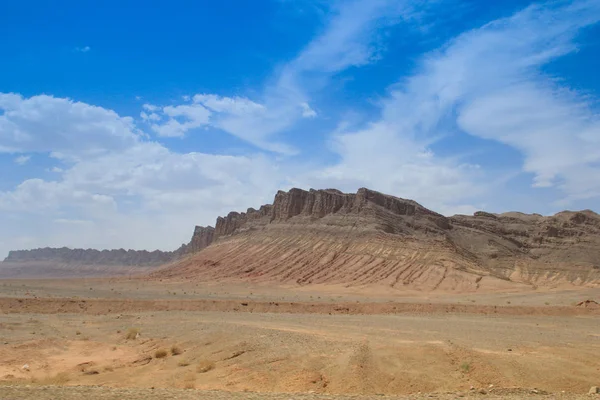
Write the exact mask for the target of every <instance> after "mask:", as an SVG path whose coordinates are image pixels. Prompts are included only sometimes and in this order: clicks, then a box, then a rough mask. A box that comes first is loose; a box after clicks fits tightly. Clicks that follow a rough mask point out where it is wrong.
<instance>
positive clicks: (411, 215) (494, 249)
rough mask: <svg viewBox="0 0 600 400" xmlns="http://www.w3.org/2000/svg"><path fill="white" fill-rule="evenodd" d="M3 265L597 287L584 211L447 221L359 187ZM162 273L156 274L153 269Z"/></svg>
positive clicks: (591, 224) (598, 270)
mask: <svg viewBox="0 0 600 400" xmlns="http://www.w3.org/2000/svg"><path fill="white" fill-rule="evenodd" d="M5 262H9V263H10V264H11V265H19V263H21V264H23V265H24V263H31V262H47V263H51V264H53V265H56V264H60V265H62V266H63V267H64V268H68V265H71V266H81V265H120V266H140V267H142V266H143V267H152V268H153V269H155V272H153V273H152V274H151V275H150V276H151V278H154V279H169V278H173V279H195V280H207V281H208V280H210V281H215V280H239V281H255V282H278V283H285V284H301V285H305V284H335V285H344V286H349V285H350V286H352V285H381V286H384V287H387V288H395V289H398V288H409V289H419V290H457V291H469V290H478V289H480V288H490V289H509V288H515V287H517V286H519V285H529V286H531V285H535V286H537V285H554V286H556V285H562V284H569V285H573V284H575V285H594V284H599V283H600V216H599V215H598V214H596V213H594V212H592V211H589V210H585V211H580V212H571V211H564V212H561V213H558V214H556V215H554V216H541V215H539V214H531V215H528V214H522V213H514V212H513V213H505V214H491V213H487V212H483V211H479V212H476V213H475V214H474V215H455V216H452V217H445V216H443V215H441V214H438V213H436V212H433V211H431V210H429V209H427V208H425V207H423V206H422V205H420V204H419V203H417V202H415V201H412V200H406V199H402V198H398V197H394V196H389V195H385V194H382V193H379V192H376V191H372V190H369V189H365V188H362V189H359V190H358V191H357V192H356V193H342V192H340V191H339V190H335V189H325V190H312V189H311V190H309V191H305V190H301V189H291V190H290V191H288V192H284V191H279V192H278V193H277V194H276V195H275V199H274V201H273V204H267V205H263V206H261V207H260V208H258V209H254V208H249V209H248V210H247V211H246V212H230V213H229V214H228V215H227V216H225V217H219V218H217V221H216V224H215V227H214V228H213V227H210V226H209V227H202V226H196V228H195V230H194V234H193V236H192V239H191V240H190V242H189V243H188V244H185V245H182V246H181V247H180V248H179V249H177V250H175V251H172V252H160V251H154V252H147V251H133V250H128V251H126V250H122V249H121V250H103V251H98V250H82V249H74V250H72V249H67V248H62V249H36V250H29V251H13V252H11V253H10V254H9V256H8V257H7V259H6V260H5ZM163 264H166V265H165V266H164V267H162V268H159V269H157V270H156V268H157V267H158V266H160V265H163Z"/></svg>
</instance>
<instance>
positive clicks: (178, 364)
mask: <svg viewBox="0 0 600 400" xmlns="http://www.w3.org/2000/svg"><path fill="white" fill-rule="evenodd" d="M188 365H190V362H189V361H188V360H181V361H179V362H178V363H177V366H179V367H187V366H188Z"/></svg>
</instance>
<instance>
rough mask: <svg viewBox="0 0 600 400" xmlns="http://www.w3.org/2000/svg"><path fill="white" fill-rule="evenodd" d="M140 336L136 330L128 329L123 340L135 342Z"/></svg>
mask: <svg viewBox="0 0 600 400" xmlns="http://www.w3.org/2000/svg"><path fill="white" fill-rule="evenodd" d="M138 336H140V330H139V329H138V328H129V330H128V331H127V334H126V335H125V339H127V340H135V339H137V338H138Z"/></svg>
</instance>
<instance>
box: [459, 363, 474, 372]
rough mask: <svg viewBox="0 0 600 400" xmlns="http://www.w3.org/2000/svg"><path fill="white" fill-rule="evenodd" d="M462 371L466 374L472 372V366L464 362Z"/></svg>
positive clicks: (461, 366)
mask: <svg viewBox="0 0 600 400" xmlns="http://www.w3.org/2000/svg"><path fill="white" fill-rule="evenodd" d="M460 369H461V370H462V372H464V373H465V374H466V373H468V372H469V371H471V364H470V363H468V362H464V363H462V364H461V365H460Z"/></svg>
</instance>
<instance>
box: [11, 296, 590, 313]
mask: <svg viewBox="0 0 600 400" xmlns="http://www.w3.org/2000/svg"><path fill="white" fill-rule="evenodd" d="M144 311H219V312H250V313H252V312H259V313H289V314H330V315H333V314H351V315H359V314H362V315H374V314H407V313H408V314H410V313H419V314H433V313H457V314H484V315H547V316H577V315H581V316H585V315H600V307H593V308H585V307H577V306H570V307H569V306H545V307H528V306H486V305H469V304H443V303H441V304H440V303H437V304H433V303H430V304H425V303H336V304H328V303H312V304H307V303H296V302H273V301H271V302H260V301H250V300H246V301H237V300H140V299H128V300H120V299H85V300H83V299H82V300H76V299H56V298H51V299H44V298H0V312H1V313H17V314H23V313H40V314H56V313H83V314H90V315H100V314H111V313H112V314H115V313H117V314H118V313H123V312H144Z"/></svg>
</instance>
